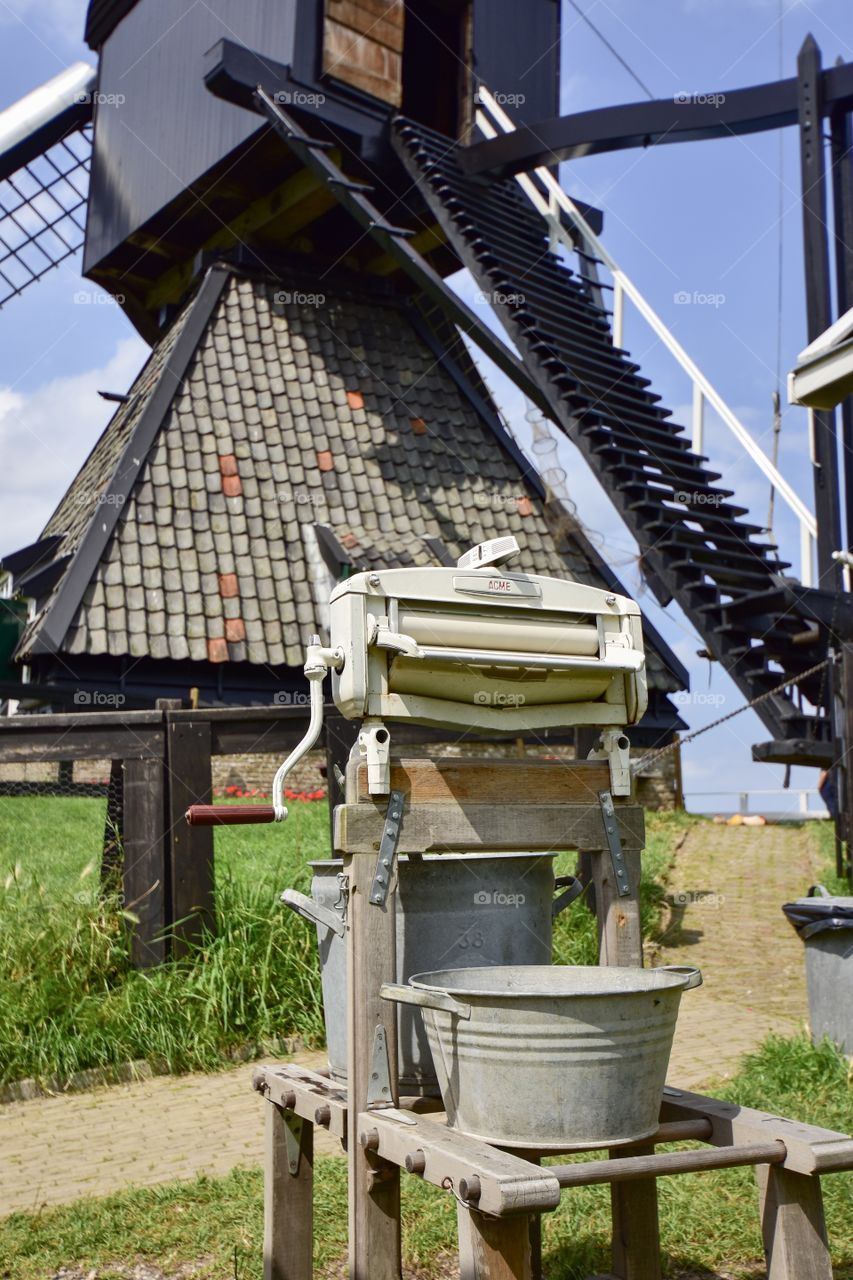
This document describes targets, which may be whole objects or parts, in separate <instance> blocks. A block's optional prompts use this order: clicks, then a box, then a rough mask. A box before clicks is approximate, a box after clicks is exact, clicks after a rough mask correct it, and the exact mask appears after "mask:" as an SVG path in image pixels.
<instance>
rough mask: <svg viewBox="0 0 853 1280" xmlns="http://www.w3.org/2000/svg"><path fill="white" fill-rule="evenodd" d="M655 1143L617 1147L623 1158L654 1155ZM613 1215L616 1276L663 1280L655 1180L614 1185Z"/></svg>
mask: <svg viewBox="0 0 853 1280" xmlns="http://www.w3.org/2000/svg"><path fill="white" fill-rule="evenodd" d="M654 1153H655V1148H654V1143H638V1144H637V1145H636V1146H631V1147H630V1148H628V1147H615V1148H613V1149H612V1150H611V1151H610V1152H609V1155H610V1158H611V1160H618V1159H619V1157H620V1156H644V1155H654ZM610 1205H611V1210H612V1214H613V1275H614V1277H618V1280H661V1269H660V1224H659V1218H658V1189H657V1181H656V1180H655V1179H654V1178H644V1179H642V1180H641V1181H638V1182H613V1183H611V1185H610Z"/></svg>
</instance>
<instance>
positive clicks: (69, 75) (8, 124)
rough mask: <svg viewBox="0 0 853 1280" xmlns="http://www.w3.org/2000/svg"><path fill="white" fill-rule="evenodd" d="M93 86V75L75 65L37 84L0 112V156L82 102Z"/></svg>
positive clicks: (83, 64)
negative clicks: (37, 85) (29, 91)
mask: <svg viewBox="0 0 853 1280" xmlns="http://www.w3.org/2000/svg"><path fill="white" fill-rule="evenodd" d="M96 83H97V72H96V71H95V68H94V67H90V66H89V64H88V63H86V62H75V63H73V64H72V65H71V66H70V67H68V68H67V69H66V70H65V71H60V73H59V75H58V76H54V77H53V79H51V80H48V81H46V82H45V83H44V84H42V85H39V87H38V89H33V91H32V93H27V94H25V95H24V97H23V98H19V100H18V101H17V102H13V103H12V105H11V107H7V108H6V110H5V111H0V155H3V154H4V152H6V151H10V150H11V149H12V147H16V146H18V144H19V143H21V142H23V141H24V140H25V139H26V138H29V137H30V135H31V134H33V133H35V132H36V130H37V129H41V128H43V127H44V126H45V125H46V124H50V122H51V120H55V119H56V117H57V116H59V115H61V114H62V113H63V111H67V110H68V108H69V107H73V106H74V104H75V103H77V102H81V101H85V97H86V95H87V94H90V93H92V91H93V90H94V88H95V85H96Z"/></svg>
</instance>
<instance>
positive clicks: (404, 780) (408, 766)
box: [358, 756, 610, 809]
mask: <svg viewBox="0 0 853 1280" xmlns="http://www.w3.org/2000/svg"><path fill="white" fill-rule="evenodd" d="M609 786H610V771H609V768H608V766H607V763H606V762H602V761H598V760H591V761H589V762H587V761H574V760H571V761H565V762H563V761H560V762H556V763H555V762H553V761H550V760H527V759H524V760H494V759H490V758H484V759H479V760H478V759H472V758H465V759H460V758H459V757H457V756H446V757H436V758H434V759H431V760H427V759H424V758H422V757H421V758H417V759H413V760H409V759H406V758H401V759H400V760H392V761H391V789H392V791H402V792H403V793H404V795H405V796H406V800H407V803H409V804H437V803H445V802H456V803H458V804H467V803H472V804H490V805H491V804H496V805H502V806H511V807H512V808H513V809H517V808H523V809H526V808H527V807H528V806H530V805H541V804H571V803H580V804H594V805H596V806H597V805H598V793H599V791H605V790H607V789H608V788H609ZM358 799H359V801H365V800H367V801H369V800H370V794H369V792H368V789H367V765H366V764H365V763H363V762H362V763H359V766H358Z"/></svg>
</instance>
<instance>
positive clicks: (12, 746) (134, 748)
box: [0, 712, 165, 764]
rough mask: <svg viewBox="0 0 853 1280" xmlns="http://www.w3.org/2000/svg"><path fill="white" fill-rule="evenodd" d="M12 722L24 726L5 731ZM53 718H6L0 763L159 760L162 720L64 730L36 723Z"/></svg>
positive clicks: (0, 737) (1, 733) (1, 734)
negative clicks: (21, 723) (158, 721)
mask: <svg viewBox="0 0 853 1280" xmlns="http://www.w3.org/2000/svg"><path fill="white" fill-rule="evenodd" d="M140 714H142V715H147V714H148V713H147V712H140ZM87 718H88V717H87ZM93 718H95V717H93ZM98 718H99V717H98ZM13 719H14V720H15V721H16V722H18V721H20V720H22V719H26V721H27V723H26V725H25V726H22V727H20V728H16V729H15V730H14V731H9V729H8V728H7V727H6V726H7V725H8V723H9V720H13ZM53 719H54V717H53V716H26V717H24V716H10V717H9V720H7V721H4V722H3V724H2V727H0V764H17V763H24V764H26V763H28V762H32V761H40V760H144V759H151V758H154V759H162V756H163V749H164V743H165V736H164V732H163V725H162V717H160V721H161V723H159V724H151V723H146V724H140V725H139V726H133V725H130V726H129V725H127V724H126V722H125V721H124V720H123V721H122V722H121V723H113V724H112V725H109V726H106V725H89V724H81V725H79V726H73V725H69V726H67V727H64V728H62V727H54V726H53V725H42V724H39V723H38V722H39V721H41V720H53ZM57 719H63V720H64V719H66V717H65V716H62V717H57Z"/></svg>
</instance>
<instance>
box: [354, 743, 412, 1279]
mask: <svg viewBox="0 0 853 1280" xmlns="http://www.w3.org/2000/svg"><path fill="white" fill-rule="evenodd" d="M357 750H358V749H357V747H354V748H353V751H352V753H351V756H350V761H349V764H348V766H347V775H346V776H347V783H346V794H347V799H348V800H349V799H352V798H354V797H355V794H356V791H355V776H356V769H357V764H358V754H357ZM341 807H342V808H343V807H349V806H341ZM386 807H387V802H386ZM377 847H378V846H377ZM374 869H375V867H374V860H373V859H368V858H352V857H346V858H345V859H344V871H345V872H346V874H347V876H348V887H349V897H348V903H347V920H348V926H349V927H348V929H347V1109H348V1131H349V1134H350V1140H349V1142H348V1143H347V1165H348V1174H349V1187H348V1223H349V1274H350V1277H351V1280H399V1277H400V1275H401V1263H400V1170H399V1168H398V1167H397V1166H396V1165H392V1164H389V1163H388V1162H387V1161H386V1160H384V1159H382V1157H381V1156H379V1155H378V1154H377V1153H376V1152H375V1151H370V1150H367V1149H366V1148H364V1147H362V1145H361V1143H360V1142H354V1141H352V1135H353V1134H355V1133H357V1132H358V1116H359V1115H360V1113H361V1112H362V1111H366V1110H367V1095H368V1088H369V1085H370V1075H371V1063H372V1055H373V1042H374V1034H375V1031H376V1028H377V1027H378V1026H381V1027H383V1028H384V1030H385V1039H386V1043H387V1046H388V1060H389V1066H390V1074H391V1087H392V1101H393V1102H394V1103H396V1102H397V1098H398V1095H397V1007H396V1005H394V1004H393V1003H392V1002H391V1001H388V1000H383V999H382V998H381V996H380V995H379V989H380V987H381V986H382V984H383V983H384V982H394V981H395V980H396V973H397V966H396V926H395V914H396V901H397V892H396V883H392V885H391V888H390V892H389V894H388V899H387V902H386V903H385V905H384V906H378V905H376V904H375V903H372V902H371V901H370V889H371V885H372V883H373V874H374Z"/></svg>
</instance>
